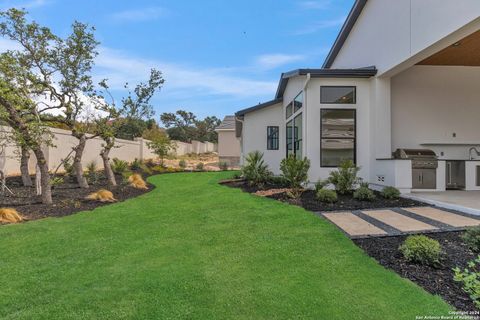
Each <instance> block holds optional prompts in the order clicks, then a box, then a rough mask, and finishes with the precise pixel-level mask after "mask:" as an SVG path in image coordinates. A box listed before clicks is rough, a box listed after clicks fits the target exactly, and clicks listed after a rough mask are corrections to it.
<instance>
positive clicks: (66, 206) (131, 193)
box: [0, 172, 154, 220]
mask: <svg viewBox="0 0 480 320" xmlns="http://www.w3.org/2000/svg"><path fill="white" fill-rule="evenodd" d="M99 176H100V178H99V179H98V181H97V182H96V183H90V187H89V188H88V189H82V188H79V187H78V185H77V184H76V179H74V178H71V177H64V183H62V184H61V185H59V186H56V187H55V188H53V189H52V198H53V204H51V205H45V204H43V203H42V202H41V199H40V197H39V196H37V195H36V194H35V188H34V187H32V188H28V187H23V186H22V179H21V177H8V178H7V186H8V188H10V189H11V190H12V191H13V193H14V195H13V196H12V195H10V194H8V193H6V194H5V195H4V196H0V207H9V208H14V209H16V210H17V211H18V212H19V213H20V214H21V215H22V216H23V217H24V218H26V220H37V219H41V218H46V217H63V216H68V215H71V214H74V213H76V212H79V211H85V210H92V209H94V208H97V207H100V206H104V205H107V204H109V203H102V202H99V201H91V200H86V199H85V197H86V196H87V195H89V194H90V193H92V192H95V191H97V190H99V189H107V190H110V191H111V192H112V193H113V195H114V197H115V199H117V200H118V201H124V200H126V199H129V198H134V197H137V196H139V195H141V194H144V193H146V192H149V191H150V190H152V189H153V188H154V186H153V185H151V184H148V188H149V189H148V190H139V189H135V188H133V187H130V186H129V185H128V184H126V183H122V179H123V178H122V176H120V175H118V176H116V180H117V183H118V185H117V187H115V188H110V187H108V186H107V181H106V179H104V178H103V173H101V172H99ZM143 177H144V179H146V177H147V176H146V175H145V174H144V175H143ZM33 181H34V185H35V180H34V179H33Z"/></svg>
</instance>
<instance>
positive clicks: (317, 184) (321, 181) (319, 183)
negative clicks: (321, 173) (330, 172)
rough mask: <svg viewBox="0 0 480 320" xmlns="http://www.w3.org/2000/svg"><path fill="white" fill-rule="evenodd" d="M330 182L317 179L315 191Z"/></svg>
mask: <svg viewBox="0 0 480 320" xmlns="http://www.w3.org/2000/svg"><path fill="white" fill-rule="evenodd" d="M329 184H330V182H329V181H328V179H327V180H318V181H317V183H315V191H316V192H318V191H320V190H322V189H323V188H325V187H326V186H328V185H329Z"/></svg>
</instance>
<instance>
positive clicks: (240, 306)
mask: <svg viewBox="0 0 480 320" xmlns="http://www.w3.org/2000/svg"><path fill="white" fill-rule="evenodd" d="M230 175H231V173H197V174H191V173H190V174H170V175H161V176H155V177H152V178H151V179H150V181H151V182H152V183H153V184H155V185H156V186H157V188H156V189H155V190H153V191H152V192H150V193H148V194H145V195H143V196H141V197H139V198H136V199H131V200H129V201H126V202H122V203H118V204H113V205H109V206H106V207H102V208H98V209H96V210H94V211H90V212H83V213H79V214H76V215H72V216H69V217H64V218H49V219H44V220H39V221H34V222H29V223H25V224H20V225H10V226H3V227H0V239H1V241H0V257H1V258H0V259H1V260H0V270H1V272H0V286H1V290H0V317H1V318H2V319H49V320H51V319H292V318H296V319H304V318H310V319H415V316H416V315H438V314H446V313H447V312H448V311H449V310H450V307H449V306H448V305H447V304H445V303H444V302H443V301H442V300H441V299H440V298H439V297H434V296H432V295H430V294H428V293H427V292H425V291H423V290H422V289H420V288H419V287H417V286H416V285H414V284H412V283H411V282H409V281H407V280H403V279H402V278H400V277H399V276H397V275H396V274H395V273H393V272H390V271H388V270H386V269H384V268H383V267H381V266H380V265H378V264H377V263H376V262H375V261H374V260H373V259H371V258H369V257H368V256H366V255H365V254H363V252H362V251H361V250H360V249H358V248H357V247H356V246H355V245H354V244H353V243H352V242H351V241H350V240H349V239H347V238H346V237H345V236H344V235H343V234H342V233H341V232H339V231H338V230H336V228H335V227H333V226H332V225H330V224H329V223H328V222H326V221H324V220H322V219H320V218H318V217H316V216H315V215H313V214H312V213H310V212H307V211H304V210H303V209H301V208H298V207H294V206H289V205H286V204H282V203H280V202H277V201H274V200H270V199H264V198H260V197H256V196H253V195H249V194H247V193H243V192H241V191H240V190H237V189H231V188H228V187H223V186H220V185H218V184H217V181H218V180H219V179H221V178H225V177H228V176H230Z"/></svg>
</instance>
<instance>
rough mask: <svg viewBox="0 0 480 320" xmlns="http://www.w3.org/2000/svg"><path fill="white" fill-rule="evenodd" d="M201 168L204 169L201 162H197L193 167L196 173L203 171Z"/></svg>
mask: <svg viewBox="0 0 480 320" xmlns="http://www.w3.org/2000/svg"><path fill="white" fill-rule="evenodd" d="M203 168H204V165H203V162H199V163H197V165H196V166H195V169H197V170H198V171H203Z"/></svg>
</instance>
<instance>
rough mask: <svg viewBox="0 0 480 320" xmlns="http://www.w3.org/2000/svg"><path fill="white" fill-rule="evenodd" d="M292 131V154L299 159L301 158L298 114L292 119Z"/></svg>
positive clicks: (299, 116) (300, 123) (300, 122)
mask: <svg viewBox="0 0 480 320" xmlns="http://www.w3.org/2000/svg"><path fill="white" fill-rule="evenodd" d="M293 123H294V125H293V127H294V129H293V131H294V146H295V147H294V152H295V156H296V157H297V159H301V158H302V156H303V150H302V141H303V139H302V131H303V130H302V129H303V128H302V114H301V113H300V114H299V115H298V116H296V117H295V119H293Z"/></svg>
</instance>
